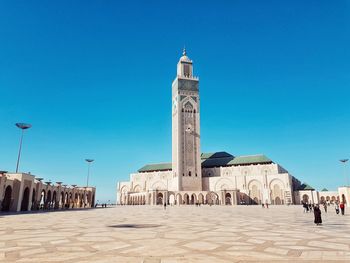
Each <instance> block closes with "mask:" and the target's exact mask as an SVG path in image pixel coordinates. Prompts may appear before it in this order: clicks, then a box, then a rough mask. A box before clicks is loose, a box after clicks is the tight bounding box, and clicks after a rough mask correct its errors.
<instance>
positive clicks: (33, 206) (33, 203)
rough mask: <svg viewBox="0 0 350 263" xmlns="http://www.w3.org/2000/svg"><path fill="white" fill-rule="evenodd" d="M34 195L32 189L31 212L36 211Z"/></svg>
mask: <svg viewBox="0 0 350 263" xmlns="http://www.w3.org/2000/svg"><path fill="white" fill-rule="evenodd" d="M35 194H36V192H35V189H33V193H32V206H31V210H36V209H37V206H36V196H35Z"/></svg>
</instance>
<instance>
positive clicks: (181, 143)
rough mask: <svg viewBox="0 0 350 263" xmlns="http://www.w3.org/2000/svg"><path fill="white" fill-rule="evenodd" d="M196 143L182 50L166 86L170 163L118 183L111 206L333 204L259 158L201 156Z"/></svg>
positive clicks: (196, 121)
mask: <svg viewBox="0 0 350 263" xmlns="http://www.w3.org/2000/svg"><path fill="white" fill-rule="evenodd" d="M200 142H201V141H200V97H199V79H198V78H197V77H195V76H194V75H193V62H192V60H190V59H189V57H188V56H187V54H186V50H184V51H183V55H182V57H181V58H180V60H179V62H178V64H177V76H176V78H175V80H174V81H173V83H172V162H171V163H156V164H147V165H145V166H143V167H142V168H140V169H139V170H138V171H137V172H136V173H132V174H131V175H130V180H129V181H125V182H118V184H117V204H120V205H161V204H164V203H167V204H171V205H182V204H185V205H187V204H216V205H238V204H262V203H268V204H273V205H282V204H286V205H289V204H299V203H300V202H301V201H302V200H303V201H305V202H308V203H319V202H320V200H321V198H322V197H323V200H324V201H325V200H327V201H328V200H329V202H331V201H333V202H334V201H335V200H337V199H338V200H339V194H338V192H329V191H323V192H317V191H315V189H313V188H312V187H311V186H309V185H307V184H301V182H300V181H299V180H298V179H296V178H295V177H293V176H292V175H291V174H290V173H289V172H288V171H287V170H286V169H284V168H283V167H282V166H281V165H279V164H278V163H276V162H274V161H273V160H271V159H270V158H268V157H267V156H265V155H263V154H258V155H249V156H235V155H233V154H231V153H228V152H222V151H221V152H213V153H201V149H200V146H201V144H200ZM348 190H349V191H348V194H350V188H349V189H348ZM324 192H325V193H324ZM343 196H344V195H343ZM344 198H345V197H344ZM344 200H345V199H344Z"/></svg>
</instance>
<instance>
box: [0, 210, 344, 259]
mask: <svg viewBox="0 0 350 263" xmlns="http://www.w3.org/2000/svg"><path fill="white" fill-rule="evenodd" d="M322 216H323V221H324V224H323V225H322V226H315V225H314V224H313V215H312V214H304V213H303V212H302V207H301V206H296V207H295V206H290V207H287V206H270V208H269V209H263V208H261V207H260V206H236V207H231V206H212V207H207V206H202V207H195V206H187V207H185V206H182V207H168V209H167V210H166V211H164V209H163V208H162V207H147V206H131V207H117V208H107V209H91V210H80V211H64V212H50V213H33V214H16V215H1V214H0V262H35V263H36V262H121V263H123V262H137V263H141V262H144V263H153V262H157V263H160V262H161V263H175V262H181V263H183V262H215V263H223V262H281V261H282V262H287V261H290V262H296V261H298V262H320V261H323V262H339V261H341V260H343V261H344V262H350V215H346V216H340V215H336V214H335V212H334V211H333V209H329V211H328V214H325V213H324V212H323V213H322Z"/></svg>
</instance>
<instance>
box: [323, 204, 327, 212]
mask: <svg viewBox="0 0 350 263" xmlns="http://www.w3.org/2000/svg"><path fill="white" fill-rule="evenodd" d="M323 208H324V211H325V212H326V213H327V203H323Z"/></svg>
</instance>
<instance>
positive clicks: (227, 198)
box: [225, 193, 232, 205]
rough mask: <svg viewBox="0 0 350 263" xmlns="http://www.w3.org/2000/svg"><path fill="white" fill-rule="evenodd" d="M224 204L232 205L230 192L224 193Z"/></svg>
mask: <svg viewBox="0 0 350 263" xmlns="http://www.w3.org/2000/svg"><path fill="white" fill-rule="evenodd" d="M225 205H232V202H231V194H230V193H226V194H225Z"/></svg>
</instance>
